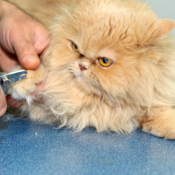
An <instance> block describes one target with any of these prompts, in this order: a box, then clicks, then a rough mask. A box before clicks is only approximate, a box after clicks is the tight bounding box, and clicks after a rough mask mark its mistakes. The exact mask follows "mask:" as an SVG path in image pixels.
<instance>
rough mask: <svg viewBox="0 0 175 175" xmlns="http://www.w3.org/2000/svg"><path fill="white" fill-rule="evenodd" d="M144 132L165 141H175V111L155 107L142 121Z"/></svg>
mask: <svg viewBox="0 0 175 175" xmlns="http://www.w3.org/2000/svg"><path fill="white" fill-rule="evenodd" d="M141 127H142V130H143V131H145V132H147V133H150V134H153V135H155V136H158V137H163V138H165V139H175V109H173V108H171V107H154V108H152V109H151V110H150V112H149V114H148V116H146V117H144V118H143V119H142V120H141Z"/></svg>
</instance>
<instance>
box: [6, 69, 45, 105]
mask: <svg viewBox="0 0 175 175" xmlns="http://www.w3.org/2000/svg"><path fill="white" fill-rule="evenodd" d="M43 77H44V71H43V67H42V66H40V67H39V68H38V69H36V70H28V71H27V77H26V79H24V80H21V81H18V82H15V83H13V84H11V85H10V86H9V87H8V88H7V94H9V95H11V96H12V98H14V99H16V100H26V101H27V103H28V104H31V102H32V101H33V99H34V97H35V95H36V93H35V92H36V91H37V86H38V84H41V83H42V82H43Z"/></svg>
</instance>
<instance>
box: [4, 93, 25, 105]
mask: <svg viewBox="0 0 175 175" xmlns="http://www.w3.org/2000/svg"><path fill="white" fill-rule="evenodd" d="M6 100H7V104H8V105H10V106H13V107H15V108H20V107H21V106H22V102H20V101H18V100H15V99H13V98H12V97H11V96H10V95H7V97H6Z"/></svg>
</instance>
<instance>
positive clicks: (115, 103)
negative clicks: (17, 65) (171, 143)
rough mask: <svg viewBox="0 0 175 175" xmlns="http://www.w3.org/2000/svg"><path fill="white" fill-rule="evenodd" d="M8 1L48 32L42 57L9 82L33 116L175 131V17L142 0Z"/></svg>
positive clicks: (173, 135)
mask: <svg viewBox="0 0 175 175" xmlns="http://www.w3.org/2000/svg"><path fill="white" fill-rule="evenodd" d="M10 2H13V3H15V4H17V5H18V6H19V7H20V8H21V9H23V10H24V11H26V12H27V13H28V14H30V15H31V16H33V17H34V18H35V19H37V20H38V21H40V22H41V23H42V24H44V25H45V26H46V27H47V28H48V29H49V31H50V33H51V44H50V47H49V49H48V50H47V52H46V54H45V56H44V61H43V63H42V65H41V66H40V67H39V68H38V69H37V70H36V71H31V70H29V71H28V77H27V78H26V79H25V80H22V81H20V82H17V83H14V84H13V85H12V86H11V87H10V88H9V90H8V93H9V94H11V95H12V97H13V98H15V99H17V100H25V103H24V105H23V106H22V108H21V110H22V111H23V112H24V113H25V114H28V116H29V118H30V119H31V120H33V121H42V122H47V123H58V124H59V126H60V127H63V126H66V127H68V128H73V129H76V130H82V129H84V128H86V127H95V128H96V129H97V131H98V132H101V131H115V132H118V133H130V132H132V131H134V130H135V129H136V128H138V127H141V128H142V130H143V131H145V132H148V133H151V134H153V135H156V136H158V137H165V138H167V139H175V108H174V106H175V46H174V40H173V37H171V36H169V34H170V33H171V32H172V31H173V29H174V28H175V22H174V21H171V20H168V19H157V17H156V14H155V13H154V12H153V11H152V10H151V9H150V8H149V7H148V6H147V4H145V3H143V2H139V1H137V0H79V1H78V0H10ZM37 98H41V99H42V100H43V103H41V104H39V103H37V102H36V99H37Z"/></svg>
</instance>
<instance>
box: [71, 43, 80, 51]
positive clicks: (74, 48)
mask: <svg viewBox="0 0 175 175" xmlns="http://www.w3.org/2000/svg"><path fill="white" fill-rule="evenodd" d="M72 49H73V50H74V51H75V52H79V50H78V46H77V45H76V44H75V43H73V42H72Z"/></svg>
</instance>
